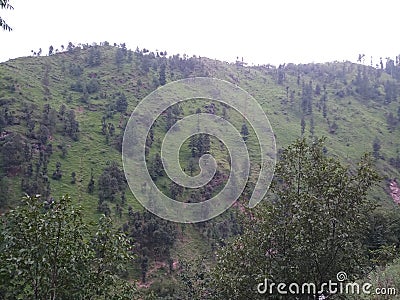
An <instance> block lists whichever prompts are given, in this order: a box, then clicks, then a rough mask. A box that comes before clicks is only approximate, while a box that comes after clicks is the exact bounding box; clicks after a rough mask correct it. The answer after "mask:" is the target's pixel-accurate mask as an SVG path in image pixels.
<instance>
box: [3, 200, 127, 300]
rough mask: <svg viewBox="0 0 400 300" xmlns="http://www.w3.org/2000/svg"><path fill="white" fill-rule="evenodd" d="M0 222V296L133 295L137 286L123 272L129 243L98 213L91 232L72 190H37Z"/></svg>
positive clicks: (13, 297)
mask: <svg viewBox="0 0 400 300" xmlns="http://www.w3.org/2000/svg"><path fill="white" fill-rule="evenodd" d="M0 226H1V228H0V229H1V232H0V298H1V299H132V297H133V294H132V293H133V292H134V288H133V287H131V286H129V285H128V284H127V283H126V282H125V281H124V280H123V279H121V277H120V275H121V274H123V273H122V272H123V271H124V266H126V265H127V262H129V261H130V260H131V259H132V256H131V254H130V252H129V248H130V243H129V240H128V239H127V238H126V237H125V235H124V234H122V233H120V232H115V231H114V230H112V223H111V220H110V219H109V218H106V217H104V216H103V217H101V218H100V220H99V225H98V228H97V232H96V233H95V235H94V237H93V238H91V236H90V234H89V230H88V228H87V226H86V225H85V224H84V223H83V221H82V212H81V211H80V209H79V208H76V207H73V206H72V204H71V199H70V198H69V197H68V196H64V197H62V198H61V199H60V200H58V201H50V202H49V201H43V200H42V199H40V197H38V196H34V197H24V198H23V204H22V205H21V206H19V207H17V208H16V209H14V210H11V211H9V212H8V213H7V214H6V215H5V216H4V217H3V219H2V223H1V225H0Z"/></svg>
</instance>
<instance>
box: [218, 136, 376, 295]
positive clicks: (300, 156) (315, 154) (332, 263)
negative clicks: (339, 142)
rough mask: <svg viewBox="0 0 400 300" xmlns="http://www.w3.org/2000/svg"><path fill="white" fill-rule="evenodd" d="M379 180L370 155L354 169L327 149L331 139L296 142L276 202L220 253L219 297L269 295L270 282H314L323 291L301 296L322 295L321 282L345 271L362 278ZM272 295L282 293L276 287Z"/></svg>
mask: <svg viewBox="0 0 400 300" xmlns="http://www.w3.org/2000/svg"><path fill="white" fill-rule="evenodd" d="M377 180H378V176H377V174H376V173H375V171H374V170H373V169H372V167H371V160H370V158H369V156H367V155H366V156H364V157H363V158H362V159H361V161H360V162H359V164H358V167H357V169H356V170H351V169H350V168H349V167H346V166H343V165H342V164H341V163H340V162H339V161H337V160H336V159H333V158H329V157H327V156H326V155H325V154H324V152H323V140H319V141H317V142H315V143H312V144H311V145H309V144H307V143H306V142H305V140H298V141H296V142H295V143H294V144H293V145H291V146H289V147H288V148H287V149H285V150H284V151H283V152H282V155H281V160H280V161H279V163H278V164H277V168H276V171H275V177H274V180H273V182H272V184H271V188H270V196H269V201H268V202H266V203H264V204H262V205H260V207H257V208H256V209H254V210H251V211H250V212H249V218H248V220H247V222H246V223H247V224H246V226H245V232H244V234H243V235H241V236H239V237H237V238H236V239H235V240H234V241H233V242H231V243H229V244H228V245H227V246H226V247H225V248H223V249H222V250H221V251H219V253H218V258H217V265H216V267H215V269H214V270H213V276H212V277H213V280H212V285H211V286H212V287H213V288H212V294H213V297H214V299H246V297H250V298H251V299H264V298H265V297H266V296H267V295H266V294H259V293H258V292H257V286H258V284H260V283H264V282H265V279H267V280H268V283H269V284H271V283H274V284H278V283H280V282H283V283H286V284H287V285H289V284H290V283H299V284H300V285H301V284H302V283H314V284H315V286H316V288H317V289H316V292H313V291H311V292H310V293H305V294H302V293H301V291H300V293H299V295H297V297H298V298H297V299H313V298H315V299H318V295H317V291H318V290H319V287H320V286H321V284H322V283H325V282H329V280H332V281H336V275H337V274H338V273H339V272H346V274H347V275H348V277H349V280H350V281H352V280H355V279H356V278H358V277H359V276H362V275H363V274H364V272H365V271H367V266H368V261H367V257H368V256H367V253H368V252H367V249H366V246H365V245H364V240H365V237H366V234H367V232H366V230H367V229H368V216H369V214H371V212H372V210H373V208H374V204H373V203H372V202H371V201H369V200H368V199H367V192H368V190H369V188H370V187H371V186H372V185H373V184H374V183H375V182H376V181H377ZM263 288H264V285H262V286H261V289H263ZM267 291H269V290H268V289H267ZM272 294H274V296H276V297H279V294H278V293H277V289H276V288H275V289H273V293H272ZM268 296H270V294H268ZM292 296H294V295H292ZM281 297H282V296H281Z"/></svg>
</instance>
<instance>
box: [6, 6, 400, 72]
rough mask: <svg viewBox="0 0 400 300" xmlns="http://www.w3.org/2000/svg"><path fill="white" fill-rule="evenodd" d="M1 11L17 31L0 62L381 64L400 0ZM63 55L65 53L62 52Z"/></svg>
mask: <svg viewBox="0 0 400 300" xmlns="http://www.w3.org/2000/svg"><path fill="white" fill-rule="evenodd" d="M11 4H12V5H13V6H14V8H15V9H14V10H11V11H7V10H3V11H1V15H2V16H4V19H5V20H6V21H7V23H8V24H9V25H10V26H11V27H12V28H13V31H11V32H2V33H1V41H2V50H1V52H0V62H1V61H6V60H8V59H10V58H16V57H20V56H29V55H30V54H31V50H34V51H38V49H39V48H42V51H43V55H45V54H47V53H48V48H49V46H50V45H52V46H53V47H54V49H57V48H58V49H60V47H61V45H64V46H66V45H67V44H68V42H72V43H74V44H78V43H89V44H91V43H93V42H96V43H100V42H103V41H108V42H110V43H118V44H119V43H126V45H127V47H128V48H131V49H133V50H134V49H136V47H139V48H140V49H143V48H146V49H149V50H150V51H156V50H159V51H165V50H166V51H167V52H168V54H178V53H179V54H181V55H183V54H187V55H188V56H193V55H197V56H205V57H208V58H211V59H218V60H222V61H228V62H234V61H235V60H236V59H237V58H239V60H241V59H242V57H243V60H244V61H245V62H247V63H248V64H250V65H251V64H255V65H257V64H268V63H270V64H274V65H278V64H281V63H311V62H317V63H318V62H321V63H323V62H330V61H343V60H349V61H354V62H355V61H356V60H357V58H358V55H359V54H365V63H366V64H368V65H369V64H370V59H371V56H372V57H373V65H375V64H377V63H379V58H380V57H383V58H385V57H388V56H389V57H392V58H394V57H395V56H396V55H398V54H399V53H400V41H399V40H398V39H395V38H394V37H395V36H396V28H397V26H396V16H395V12H396V7H397V6H399V4H397V3H396V2H395V1H392V0H384V1H380V2H379V3H373V4H370V3H368V4H364V3H363V4H358V3H347V2H344V1H335V2H334V3H333V2H332V3H324V4H322V3H321V2H320V1H316V0H307V1H302V2H298V1H291V0H286V1H279V2H278V1H276V2H275V1H273V2H269V3H262V2H255V3H250V4H248V3H246V4H244V3H243V2H239V3H234V4H232V3H229V2H226V1H220V2H218V3H213V2H211V1H209V0H207V1H203V2H202V3H201V4H200V5H196V6H190V5H187V4H186V3H185V2H182V1H179V0H173V1H168V2H165V1H164V2H157V1H156V2H154V1H153V2H151V3H147V2H144V1H143V2H138V3H134V4H132V3H125V2H122V3H117V5H114V6H110V5H109V4H108V2H105V1H103V2H102V1H96V2H94V1H85V2H78V1H77V0H73V1H69V2H68V3H55V2H54V1H50V0H41V1H35V2H32V1H30V2H29V1H27V2H22V1H21V2H19V1H11ZM60 50H61V49H60Z"/></svg>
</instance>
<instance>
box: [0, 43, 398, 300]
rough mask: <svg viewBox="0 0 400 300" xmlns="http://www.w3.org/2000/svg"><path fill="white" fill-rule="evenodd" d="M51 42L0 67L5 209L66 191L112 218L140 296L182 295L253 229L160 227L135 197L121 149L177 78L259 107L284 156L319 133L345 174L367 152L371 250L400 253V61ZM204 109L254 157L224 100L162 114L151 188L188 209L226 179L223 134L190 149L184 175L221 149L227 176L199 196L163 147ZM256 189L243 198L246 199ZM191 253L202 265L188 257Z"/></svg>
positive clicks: (151, 154) (151, 143)
mask: <svg viewBox="0 0 400 300" xmlns="http://www.w3.org/2000/svg"><path fill="white" fill-rule="evenodd" d="M55 48H56V47H53V46H50V47H49V50H48V51H46V52H47V53H46V55H44V53H42V52H43V51H42V50H41V49H40V50H39V51H32V53H31V54H32V55H31V56H29V57H23V58H18V59H13V60H10V61H7V62H4V63H1V64H0V164H1V168H0V212H2V213H4V212H6V211H8V210H9V209H10V208H12V207H15V206H16V205H18V204H19V203H20V199H21V197H22V196H23V195H24V194H28V195H41V199H43V200H45V201H50V202H51V201H53V199H59V198H61V197H62V196H63V195H65V194H68V195H69V196H70V197H71V199H72V203H74V204H75V205H79V206H81V207H82V213H83V219H84V220H85V221H87V222H89V223H90V222H94V221H97V219H98V218H99V216H100V215H101V214H104V215H106V216H109V217H111V218H112V219H113V220H114V223H115V224H116V227H118V228H120V229H121V230H122V231H123V232H125V233H126V234H127V236H129V237H131V238H133V240H134V244H135V247H134V254H135V255H136V256H137V259H136V260H135V265H134V266H132V267H131V268H130V269H129V272H128V273H129V274H128V275H127V276H128V277H130V278H133V279H135V280H137V281H138V287H139V289H143V290H146V291H147V290H148V289H152V290H153V292H154V295H155V294H157V295H158V296H159V297H162V296H165V297H167V295H173V294H174V293H175V292H176V290H177V289H180V290H182V288H178V287H181V285H182V284H183V285H185V283H187V282H189V281H190V282H191V280H192V281H193V280H194V279H193V278H192V277H191V276H195V275H193V274H194V271H193V268H195V267H194V266H193V264H196V263H204V264H205V266H206V267H204V268H208V267H209V266H212V265H213V264H214V263H215V251H216V250H217V249H219V248H220V247H221V246H224V245H226V243H227V241H228V240H229V239H230V238H232V237H233V236H237V235H238V234H241V233H243V232H244V231H245V228H243V222H242V217H243V216H242V211H243V209H241V208H242V204H238V205H234V206H233V207H232V208H230V209H229V210H228V211H227V212H225V213H224V214H223V215H221V216H220V217H218V218H216V219H214V220H211V221H207V222H203V223H199V224H187V225H181V224H176V223H172V222H168V221H165V220H162V219H160V218H158V217H156V216H154V215H153V214H151V213H149V212H147V211H145V210H144V209H143V208H142V206H141V205H140V204H139V203H138V202H137V201H136V200H135V198H134V196H133V195H132V193H131V191H130V190H129V187H128V185H127V182H126V179H125V175H124V172H123V169H122V160H121V151H122V149H121V147H122V139H123V134H124V129H125V126H126V123H127V121H128V119H129V117H130V114H131V112H132V111H133V109H134V108H135V106H136V105H137V103H138V102H139V101H140V100H142V99H143V98H144V97H145V96H147V95H148V94H149V93H151V92H152V91H154V90H155V89H157V88H158V87H160V86H163V85H165V84H167V83H169V82H172V81H175V80H178V79H183V78H188V77H203V76H205V77H215V78H219V79H223V80H226V81H228V82H231V83H233V84H235V85H238V86H239V87H241V88H243V89H244V90H246V91H247V92H249V93H250V94H251V95H252V96H253V97H254V98H255V99H256V100H257V101H258V102H259V103H260V105H261V106H262V108H263V109H264V110H265V112H266V114H267V116H268V118H269V121H270V123H271V126H272V128H273V130H274V133H275V137H276V142H277V149H278V156H279V157H281V155H282V153H284V151H283V149H284V148H286V147H288V146H289V145H291V144H292V143H293V142H294V141H295V140H296V139H297V138H301V137H304V138H306V140H308V141H313V140H316V139H318V138H321V137H325V138H326V139H325V144H324V146H323V153H324V155H328V156H330V157H333V158H335V159H337V160H338V161H340V162H341V163H343V164H345V165H349V166H350V167H351V168H356V165H357V162H358V161H359V159H360V158H361V157H362V156H363V154H364V153H366V152H371V154H372V158H373V161H374V164H375V168H376V170H377V173H378V174H379V176H380V179H379V181H378V184H377V185H376V186H374V187H373V188H372V190H371V192H370V193H368V199H370V200H371V201H373V203H374V205H375V206H377V208H376V209H375V210H374V211H375V215H374V216H373V219H371V220H370V223H369V224H370V226H371V232H370V235H369V241H368V243H369V246H370V248H371V250H376V249H380V247H381V246H382V247H383V246H388V247H391V246H393V245H394V246H396V245H397V247H399V246H400V222H399V219H400V207H399V202H400V200H399V195H400V192H399V190H398V188H400V182H399V181H398V180H399V178H400V139H399V137H400V61H399V57H396V58H393V59H390V58H387V59H386V61H382V60H381V63H380V64H379V65H377V66H369V65H365V64H362V63H361V59H360V61H359V63H352V62H348V61H346V62H330V63H324V64H305V65H294V64H282V65H279V66H272V65H262V66H261V65H260V66H248V65H247V64H246V63H244V62H243V61H237V62H236V63H235V64H232V63H226V62H221V61H216V60H211V59H208V58H205V57H200V56H193V57H187V56H186V55H178V54H171V53H167V51H154V52H151V51H149V50H146V49H136V50H134V51H133V50H130V49H127V48H126V46H125V44H118V45H117V44H114V45H110V44H109V43H108V42H102V43H100V44H95V43H94V44H92V45H87V44H86V45H81V44H80V45H73V44H72V43H68V44H67V45H66V46H65V47H64V46H60V47H59V48H58V47H57V48H58V49H55ZM59 49H60V50H59ZM199 112H207V113H212V114H216V115H220V116H224V117H226V118H229V119H230V120H231V122H232V123H233V124H235V126H236V127H237V128H239V129H238V130H239V131H240V132H241V133H242V135H243V136H244V138H245V139H248V142H247V143H248V145H250V146H249V147H250V148H251V149H253V150H254V152H256V151H257V149H258V148H257V146H256V141H255V137H254V133H253V131H252V130H251V128H250V126H249V124H247V123H246V122H245V121H243V119H242V118H241V117H240V116H239V115H238V114H237V113H235V112H234V111H233V110H230V109H228V108H226V107H224V106H222V105H220V104H217V103H214V102H212V101H206V100H202V101H196V102H189V103H187V104H182V105H176V106H174V107H171V109H168V110H167V111H165V113H163V114H162V116H161V117H160V119H159V120H157V124H155V125H154V126H153V127H152V130H151V131H150V134H149V136H148V137H147V142H146V155H147V156H146V160H147V163H148V169H149V173H150V175H151V177H152V179H153V180H154V181H155V182H156V184H157V186H158V187H160V189H162V190H163V191H164V192H165V193H166V194H167V195H169V196H170V197H172V198H175V199H179V200H180V201H184V202H198V201H203V200H205V199H209V198H210V196H212V195H213V194H215V193H217V192H218V191H219V190H220V189H221V187H222V186H223V185H224V183H225V182H226V180H227V177H228V172H229V160H228V159H226V158H225V156H226V149H225V148H223V147H221V146H220V145H219V142H218V140H216V139H215V138H210V137H209V136H208V135H198V136H195V137H193V138H192V139H191V140H189V141H187V142H186V143H185V144H184V145H183V147H182V149H181V157H180V159H181V164H182V166H183V168H184V169H185V170H187V173H188V174H190V175H193V174H197V172H198V171H199V167H198V160H199V158H200V157H201V156H202V155H203V154H204V153H209V152H211V153H213V154H214V156H215V157H216V158H217V160H218V167H219V168H218V171H217V173H216V175H215V176H214V178H213V180H212V182H211V184H209V185H207V187H206V188H200V189H199V190H197V191H191V190H188V189H183V188H181V187H180V186H178V185H176V184H174V183H173V182H172V181H171V180H169V179H168V178H166V174H165V172H164V171H163V168H162V162H161V158H160V155H159V151H158V149H159V148H160V145H161V141H162V138H163V135H164V134H165V133H166V132H167V131H168V129H169V128H171V126H172V125H173V124H174V123H175V122H176V121H177V120H179V119H181V118H182V117H183V116H185V115H188V114H193V113H199ZM242 113H243V114H246V112H242ZM396 178H397V181H396ZM249 189H251V185H248V189H246V190H245V192H244V194H243V195H242V196H241V199H240V200H239V203H245V202H243V201H244V200H246V199H248V198H249V196H250V194H251V191H250V190H249ZM267 197H268V196H267ZM388 224H390V225H388ZM390 226H392V227H390ZM372 248H374V249H372ZM194 257H205V259H204V261H202V262H199V261H196V262H194V260H193V258H194ZM380 259H381V258H380ZM382 261H383V260H382ZM382 261H381V262H382ZM390 261H391V259H388V260H387V262H390ZM385 262H386V261H385ZM382 264H383V265H384V263H382ZM182 274H183V275H182ZM182 278H183V279H182ZM182 282H183V283H182ZM193 295H194V294H193ZM171 297H172V298H169V299H180V298H174V297H173V296H171ZM193 297H194V296H193ZM200 298H201V297H200ZM160 299H161V298H160ZM165 299H168V298H165Z"/></svg>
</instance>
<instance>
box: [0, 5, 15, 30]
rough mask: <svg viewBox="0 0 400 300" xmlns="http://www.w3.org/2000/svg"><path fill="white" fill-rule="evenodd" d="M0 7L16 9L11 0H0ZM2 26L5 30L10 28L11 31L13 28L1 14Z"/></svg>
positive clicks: (0, 23)
mask: <svg viewBox="0 0 400 300" xmlns="http://www.w3.org/2000/svg"><path fill="white" fill-rule="evenodd" d="M0 8H1V9H14V7H12V6H11V4H10V1H9V0H0ZM0 27H3V30H8V31H11V30H12V28H11V27H10V26H9V25H8V24H7V23H6V21H4V19H3V18H2V17H1V16H0Z"/></svg>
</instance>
